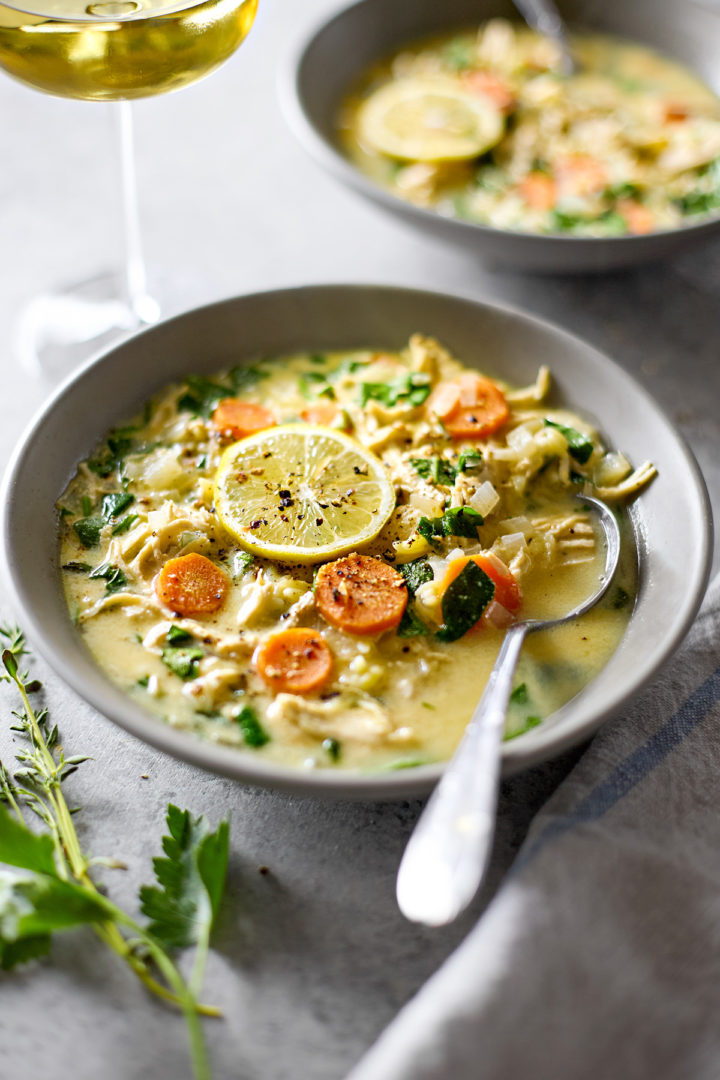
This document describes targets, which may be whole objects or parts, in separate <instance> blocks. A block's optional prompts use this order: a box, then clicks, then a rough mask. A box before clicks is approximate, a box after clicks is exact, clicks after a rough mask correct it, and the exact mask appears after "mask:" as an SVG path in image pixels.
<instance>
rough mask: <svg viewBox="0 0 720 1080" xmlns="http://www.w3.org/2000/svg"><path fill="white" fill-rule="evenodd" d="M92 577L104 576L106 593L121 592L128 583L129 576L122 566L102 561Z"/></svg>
mask: <svg viewBox="0 0 720 1080" xmlns="http://www.w3.org/2000/svg"><path fill="white" fill-rule="evenodd" d="M90 577H91V578H104V580H105V592H106V593H114V592H119V590H120V589H124V588H125V586H126V585H127V578H126V577H125V575H124V574H123V572H122V570H121V569H120V567H119V566H111V565H110V563H101V564H100V566H96V567H95V569H94V570H93V572H92V574H90Z"/></svg>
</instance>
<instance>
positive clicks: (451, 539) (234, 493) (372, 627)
mask: <svg viewBox="0 0 720 1080" xmlns="http://www.w3.org/2000/svg"><path fill="white" fill-rule="evenodd" d="M549 388H550V373H549V372H548V370H547V369H546V368H544V367H543V368H541V369H540V370H539V372H538V375H537V380H536V382H535V383H534V384H533V385H531V386H527V387H524V388H520V389H518V388H512V387H510V386H508V385H507V384H505V383H504V382H502V381H500V380H496V379H491V378H490V377H488V376H487V375H484V374H481V373H480V372H478V371H477V370H475V369H472V368H468V367H465V366H464V365H463V364H462V363H460V362H459V361H458V360H456V359H454V358H453V357H452V356H451V355H450V354H449V353H448V352H447V351H446V349H445V348H443V347H442V346H441V345H440V344H439V343H438V342H436V341H434V340H433V339H431V338H426V337H422V336H421V335H420V334H416V335H414V336H413V337H412V338H411V339H410V342H409V344H408V346H407V348H405V349H403V350H402V351H400V352H378V351H372V350H356V351H352V352H330V353H303V354H299V355H295V356H287V357H282V358H279V359H274V360H263V361H261V362H259V363H257V364H256V365H254V366H241V367H236V368H233V369H232V370H230V371H227V372H225V373H222V374H219V375H217V376H213V377H212V378H206V377H204V376H190V377H188V378H187V379H186V380H185V381H184V382H182V383H178V384H175V385H172V386H168V387H167V388H166V389H165V390H163V391H162V392H161V393H159V394H158V395H157V396H156V397H155V398H154V399H153V400H152V401H151V402H149V403H148V405H147V406H146V409H145V412H144V413H143V414H142V415H141V416H137V417H135V418H134V419H133V420H131V421H130V423H128V424H127V425H126V426H124V427H119V428H116V429H114V430H113V431H111V432H110V433H109V434H108V436H107V439H106V440H105V442H104V443H103V444H102V445H100V446H98V447H97V448H96V449H95V451H94V452H93V454H92V455H91V456H90V457H89V458H88V459H87V460H85V461H83V462H81V463H80V465H79V466H78V469H77V472H76V474H75V476H74V477H73V479H72V480H71V482H70V484H69V485H68V487H67V490H66V491H65V492H64V494H63V495H62V497H61V499H60V503H59V506H60V515H61V517H60V521H61V525H60V529H61V535H60V562H61V565H62V577H63V583H64V587H65V592H66V596H67V601H68V605H69V608H70V611H71V613H72V617H73V619H74V621H75V623H76V625H77V627H78V628H79V630H80V632H81V633H82V635H83V637H84V639H85V641H86V643H87V646H88V648H89V649H90V651H91V653H92V654H93V656H94V657H95V659H96V661H97V663H98V664H99V665H100V667H101V668H103V669H104V671H105V672H106V673H107V674H108V675H109V676H110V678H111V679H112V680H113V681H114V682H115V683H117V684H118V685H119V686H121V687H122V688H124V689H125V690H126V691H127V692H128V693H129V694H131V695H132V696H133V698H134V699H135V700H136V701H137V702H139V703H141V704H142V705H144V706H145V707H146V708H147V709H149V710H150V711H151V712H153V713H156V714H157V715H159V716H160V717H162V718H163V720H164V721H166V722H167V723H168V724H171V725H172V726H174V727H178V728H184V729H187V730H190V731H192V732H194V733H196V734H197V735H198V736H199V737H201V738H204V739H209V740H212V741H215V742H219V743H225V744H228V745H230V746H235V747H237V748H238V749H239V750H241V749H244V750H245V751H246V752H248V753H253V754H257V755H260V756H262V757H264V758H266V759H269V760H272V761H275V762H280V763H285V764H289V765H295V766H301V767H313V766H315V767H327V768H347V769H356V770H366V769H384V768H400V767H406V766H410V765H417V764H420V763H425V762H432V761H439V760H443V759H446V758H447V757H449V756H450V755H451V754H452V752H453V750H454V748H455V746H456V744H457V742H458V740H459V738H460V736H461V734H462V731H463V728H464V726H465V724H466V723H467V721H468V719H469V717H470V714H471V712H472V710H473V708H474V706H475V704H476V702H477V700H478V698H479V696H480V694H481V692H482V689H483V686H484V684H485V682H486V679H487V676H488V673H489V671H490V669H491V667H492V665H493V663H494V660H495V657H496V655H497V652H498V649H499V647H500V643H501V641H502V638H503V634H504V632H505V630H506V628H507V626H508V625H510V623H511V622H512V621H513V620H514V619H517V618H518V617H530V616H539V617H543V616H551V615H559V614H563V613H565V612H566V611H568V610H569V609H570V608H572V607H573V606H575V605H576V604H577V603H579V602H580V601H581V600H583V599H584V598H586V597H587V596H588V595H590V594H591V593H592V592H593V591H594V590H595V588H596V586H597V583H598V579H599V577H600V576H601V575H602V571H603V566H604V554H605V553H604V547H603V539H602V534H601V532H599V531H598V529H597V528H596V525H595V523H594V522H593V518H592V515H591V514H590V513H589V512H588V511H587V509H586V508H584V507H583V505H582V504H581V503H580V502H579V500H577V499H575V498H574V495H575V493H576V492H588V493H592V494H594V495H597V496H599V497H600V498H602V499H605V500H606V501H609V502H612V503H615V504H616V505H617V507H618V514H619V516H620V519H621V521H622V522H623V523H624V535H625V543H624V551H623V556H622V560H621V566H620V569H619V572H618V575H617V578H616V580H615V582H614V583H613V586H612V588H611V590H610V592H609V595H608V597H607V599H606V600H605V601H603V602H602V603H600V604H599V605H598V606H597V607H596V608H595V609H593V611H591V612H590V613H589V614H588V615H586V616H584V617H583V618H582V619H579V620H577V621H576V622H575V623H573V624H571V625H567V626H563V627H560V628H558V629H556V630H553V631H549V632H547V633H543V634H538V635H534V636H533V638H532V640H529V641H528V643H527V646H526V648H525V651H524V654H523V657H522V659H521V662H520V666H519V668H518V675H517V681H516V686H515V689H514V692H513V695H512V701H511V706H510V710H509V714H508V720H507V737H514V736H517V735H521V734H522V733H523V732H525V731H527V730H528V729H529V728H532V727H533V726H535V725H536V724H539V723H541V722H542V720H543V719H544V718H545V717H547V716H548V715H549V714H550V713H552V712H553V711H554V710H556V709H557V708H558V707H559V706H560V705H562V704H563V703H564V702H566V701H567V700H568V699H569V698H571V697H572V696H573V695H575V694H576V693H578V691H579V690H580V689H581V688H582V687H583V685H584V684H585V683H587V681H588V680H589V679H591V678H592V677H593V676H594V675H595V674H596V673H597V672H598V671H599V670H600V669H601V668H602V666H603V665H604V664H605V663H606V661H607V660H608V658H609V657H610V655H611V654H612V652H613V650H614V649H615V648H616V646H617V644H618V642H619V641H620V638H621V637H622V634H623V631H624V629H625V626H626V624H627V621H628V618H629V616H630V611H631V608H632V603H633V597H634V592H635V565H636V552H635V549H634V545H633V540H632V534H631V530H630V529H629V527H628V524H627V521H626V518H625V514H624V511H623V509H622V507H623V504H624V503H626V502H627V500H628V499H631V498H632V497H634V496H635V494H636V493H637V492H638V491H639V490H640V489H641V488H642V487H643V486H644V485H645V484H646V483H647V482H648V481H649V480H650V479H651V478H652V476H653V475H654V471H655V470H654V469H653V467H652V466H651V465H650V464H649V463H646V464H645V465H642V466H640V467H639V468H637V469H633V467H632V466H631V464H630V462H628V461H627V459H626V458H625V457H624V456H623V454H622V453H620V452H618V451H615V450H611V449H607V448H606V447H604V446H603V444H602V442H601V440H600V438H599V436H598V434H597V433H596V432H595V431H594V430H593V428H592V427H591V426H589V425H588V423H587V422H586V421H584V420H583V419H582V418H581V417H579V416H576V415H574V414H572V413H570V412H567V411H566V410H564V409H561V408H556V407H553V406H551V405H550V404H546V397H547V395H548V392H549Z"/></svg>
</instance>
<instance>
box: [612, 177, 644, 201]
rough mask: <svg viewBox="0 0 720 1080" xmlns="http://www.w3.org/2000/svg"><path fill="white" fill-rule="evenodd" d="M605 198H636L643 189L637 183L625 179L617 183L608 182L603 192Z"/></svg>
mask: <svg viewBox="0 0 720 1080" xmlns="http://www.w3.org/2000/svg"><path fill="white" fill-rule="evenodd" d="M603 194H604V196H605V198H606V199H612V200H615V199H638V198H640V197H641V196H642V194H643V189H642V188H641V187H640V186H639V185H638V184H633V183H632V182H631V181H629V180H625V181H623V182H622V183H619V184H610V186H609V187H607V188H606V189H605V191H604V192H603Z"/></svg>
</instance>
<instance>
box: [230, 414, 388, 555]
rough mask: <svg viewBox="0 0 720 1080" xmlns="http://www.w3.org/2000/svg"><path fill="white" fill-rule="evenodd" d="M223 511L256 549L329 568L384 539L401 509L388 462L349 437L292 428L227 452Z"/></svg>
mask: <svg viewBox="0 0 720 1080" xmlns="http://www.w3.org/2000/svg"><path fill="white" fill-rule="evenodd" d="M215 508H216V510H217V512H218V516H219V517H220V521H221V522H222V524H223V525H224V526H225V528H226V529H227V530H228V532H230V533H232V535H233V536H235V537H236V538H237V539H238V540H239V541H240V543H241V544H242V546H243V547H244V548H247V550H248V551H252V552H253V553H254V554H256V555H263V556H264V557H265V558H268V559H280V560H283V561H287V562H322V561H324V560H325V559H330V558H334V557H335V556H336V555H343V554H345V553H346V552H348V551H354V550H355V549H356V548H359V547H361V546H362V545H363V544H366V543H367V542H368V541H369V540H372V539H373V538H374V537H376V536H377V534H378V533H379V532H380V530H381V529H382V527H383V525H384V524H385V523H386V521H387V520H388V518H389V517H390V515H391V514H392V512H393V509H394V508H395V489H394V488H393V485H392V483H391V482H390V480H389V479H388V476H387V472H386V470H385V466H384V465H383V463H382V462H381V461H380V460H379V459H378V458H376V457H375V455H374V454H371V453H369V451H367V450H365V449H363V447H362V446H360V445H359V444H358V443H356V442H355V440H354V439H351V438H350V437H349V436H348V435H344V434H343V433H342V432H339V431H333V430H331V429H330V428H324V427H318V426H316V425H314V424H284V425H282V426H280V427H273V428H268V429H266V430H265V431H260V432H258V433H257V434H256V435H250V436H249V438H247V439H242V440H241V441H240V442H236V443H233V444H232V446H229V447H228V448H227V450H226V451H225V453H224V454H223V456H222V458H221V460H220V466H219V468H218V471H217V474H216V477H215Z"/></svg>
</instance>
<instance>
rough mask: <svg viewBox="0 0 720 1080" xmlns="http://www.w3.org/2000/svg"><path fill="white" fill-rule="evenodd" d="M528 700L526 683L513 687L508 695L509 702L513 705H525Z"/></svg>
mask: <svg viewBox="0 0 720 1080" xmlns="http://www.w3.org/2000/svg"><path fill="white" fill-rule="evenodd" d="M527 700H528V688H527V683H524V682H522V683H520V684H519V685H518V686H516V687H515V689H514V690H513V692H512V694H511V695H510V701H511V702H512V704H513V705H526V704H527Z"/></svg>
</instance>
